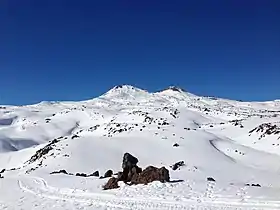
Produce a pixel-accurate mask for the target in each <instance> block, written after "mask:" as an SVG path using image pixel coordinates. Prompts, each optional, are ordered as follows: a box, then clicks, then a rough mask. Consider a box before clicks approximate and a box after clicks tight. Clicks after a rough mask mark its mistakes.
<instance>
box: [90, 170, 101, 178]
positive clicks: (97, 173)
mask: <svg viewBox="0 0 280 210" xmlns="http://www.w3.org/2000/svg"><path fill="white" fill-rule="evenodd" d="M89 176H97V177H99V171H95V172H93V173H92V174H90V175H89Z"/></svg>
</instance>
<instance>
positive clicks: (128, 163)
mask: <svg viewBox="0 0 280 210" xmlns="http://www.w3.org/2000/svg"><path fill="white" fill-rule="evenodd" d="M137 163H138V159H137V158H136V157H134V156H133V155H131V154H129V153H125V154H124V156H123V162H122V168H123V169H126V168H128V169H131V168H133V167H134V166H136V164H137Z"/></svg>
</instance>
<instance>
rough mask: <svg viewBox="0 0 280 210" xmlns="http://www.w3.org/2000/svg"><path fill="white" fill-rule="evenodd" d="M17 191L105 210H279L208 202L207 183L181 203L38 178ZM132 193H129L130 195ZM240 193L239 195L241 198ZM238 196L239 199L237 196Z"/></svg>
mask: <svg viewBox="0 0 280 210" xmlns="http://www.w3.org/2000/svg"><path fill="white" fill-rule="evenodd" d="M18 186H19V188H20V189H21V190H22V191H23V192H25V193H30V194H33V195H36V196H38V197H40V198H41V199H50V200H62V201H64V202H71V203H80V204H82V205H83V206H84V207H88V208H106V209H163V210H164V209H174V210H176V209H205V210H207V209H209V210H211V209H213V210H214V209H218V210H219V209H240V210H241V209H256V210H259V209H279V208H280V202H273V201H265V202H260V201H254V200H250V201H248V202H245V201H243V202H240V201H238V200H234V199H229V198H225V197H219V199H212V197H213V195H212V194H213V188H214V187H215V183H213V182H209V183H208V185H207V189H206V194H205V196H203V197H200V198H199V199H197V198H195V197H192V198H191V199H187V200H184V201H176V200H168V199H159V198H157V197H153V196H152V195H151V196H149V197H139V196H138V195H137V191H135V194H134V195H133V194H130V197H124V196H123V197H119V196H117V195H113V194H112V195H111V194H106V193H91V192H83V191H82V190H78V189H67V188H64V189H60V188H55V187H52V186H49V185H48V184H47V182H46V181H45V180H44V179H42V178H38V177H25V178H23V179H22V180H18ZM132 192H133V191H132ZM242 193H243V192H241V194H242ZM241 196H242V195H241ZM0 207H1V203H0Z"/></svg>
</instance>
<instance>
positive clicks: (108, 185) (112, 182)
mask: <svg viewBox="0 0 280 210" xmlns="http://www.w3.org/2000/svg"><path fill="white" fill-rule="evenodd" d="M118 187H119V185H118V179H117V178H115V177H112V178H110V179H109V180H108V182H107V183H106V184H105V185H104V186H103V189H104V190H110V189H115V188H118Z"/></svg>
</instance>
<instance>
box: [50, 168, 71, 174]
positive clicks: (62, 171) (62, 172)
mask: <svg viewBox="0 0 280 210" xmlns="http://www.w3.org/2000/svg"><path fill="white" fill-rule="evenodd" d="M51 174H68V172H67V171H66V170H64V169H63V170H59V171H53V172H51Z"/></svg>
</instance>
